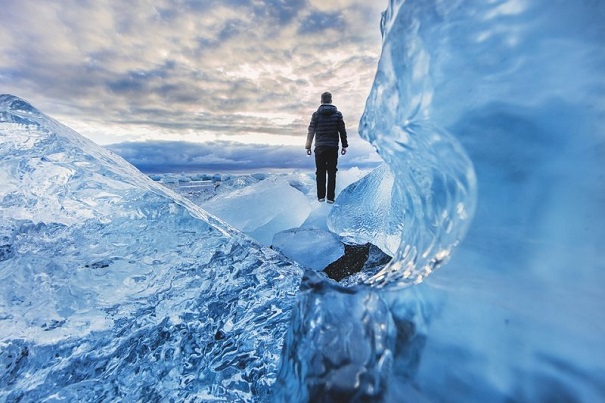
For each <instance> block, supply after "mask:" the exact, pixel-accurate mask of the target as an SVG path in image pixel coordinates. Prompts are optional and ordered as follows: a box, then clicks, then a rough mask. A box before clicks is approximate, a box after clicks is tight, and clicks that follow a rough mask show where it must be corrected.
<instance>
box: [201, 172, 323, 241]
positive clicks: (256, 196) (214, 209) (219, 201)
mask: <svg viewBox="0 0 605 403" xmlns="http://www.w3.org/2000/svg"><path fill="white" fill-rule="evenodd" d="M202 206H203V208H204V209H206V210H207V211H209V212H210V213H212V214H214V215H216V216H218V217H221V218H222V219H223V220H225V221H226V222H228V223H229V224H231V225H232V226H234V227H236V228H238V229H240V230H241V231H243V232H244V233H246V234H248V235H250V236H251V237H253V238H254V239H256V240H257V241H259V242H260V243H262V244H263V245H267V246H269V245H271V241H272V240H273V235H274V234H275V233H277V232H280V231H284V230H287V229H290V228H295V227H298V226H300V225H301V224H302V223H303V222H304V221H305V219H306V218H307V217H308V216H309V213H310V212H311V210H312V207H311V200H310V199H309V198H308V197H306V196H305V194H303V193H302V192H300V191H299V190H298V189H296V188H294V187H293V186H291V185H290V183H289V181H288V180H287V178H284V177H279V176H274V177H272V178H269V179H265V180H263V181H260V182H258V183H255V184H253V185H250V186H246V187H244V188H242V189H240V190H236V191H232V192H229V193H226V194H224V195H219V196H217V197H215V198H213V199H211V200H209V201H207V202H205V203H202Z"/></svg>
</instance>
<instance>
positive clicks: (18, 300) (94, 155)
mask: <svg viewBox="0 0 605 403" xmlns="http://www.w3.org/2000/svg"><path fill="white" fill-rule="evenodd" d="M0 178H1V179H0V180H1V181H2V186H1V187H0V205H1V207H2V208H1V209H0V251H1V252H0V278H1V279H2V284H1V286H0V346H1V347H0V363H1V364H2V368H3V369H2V371H1V372H0V400H2V401H45V400H48V399H50V400H66V401H113V400H128V401H186V400H196V399H197V400H212V399H223V400H229V401H237V400H253V399H259V400H263V399H264V398H263V396H265V397H266V396H267V394H268V392H269V390H270V386H271V384H272V383H273V382H274V381H275V374H276V370H277V365H278V362H277V357H279V354H280V351H281V344H282V340H283V337H284V334H285V331H286V328H287V326H288V319H289V317H290V311H291V309H292V305H293V304H294V295H295V294H296V291H297V289H298V285H299V282H300V279H301V276H302V270H301V269H300V268H299V267H298V266H296V265H294V264H292V263H290V262H289V261H286V260H284V259H283V258H281V257H280V255H279V254H277V253H276V252H274V251H272V250H270V249H266V248H262V247H260V246H259V245H258V244H257V243H255V242H254V241H252V240H251V239H250V238H248V237H246V236H244V235H242V234H240V233H238V232H237V231H235V230H234V229H232V228H231V227H229V226H227V225H226V224H224V223H222V222H221V221H219V220H218V219H215V218H213V217H212V216H211V215H209V214H208V213H206V212H205V211H203V210H201V209H200V208H198V207H196V206H195V205H194V204H192V203H191V202H189V201H187V200H185V199H183V198H181V197H179V196H178V195H176V194H174V193H173V192H171V191H169V190H168V189H166V188H165V187H164V186H161V185H159V184H156V183H154V182H153V181H152V180H151V179H149V178H147V177H146V176H145V175H143V174H141V173H140V172H139V171H137V170H136V169H135V168H134V167H132V166H131V165H130V164H128V163H126V162H125V161H124V160H122V159H121V158H120V157H118V156H116V155H115V154H113V153H111V152H109V151H107V150H105V149H103V148H101V147H98V146H96V145H95V144H93V143H91V142H90V141H88V140H86V139H84V138H83V137H81V136H80V135H78V134H77V133H75V132H73V131H71V130H69V129H68V128H66V127H64V126H62V125H60V124H59V123H58V122H56V121H54V120H52V119H50V118H48V117H46V116H44V115H43V114H42V113H40V112H39V111H37V110H36V109H35V108H33V107H31V106H30V105H29V104H27V103H26V102H25V101H23V100H21V99H19V98H16V97H13V96H8V95H2V96H0Z"/></svg>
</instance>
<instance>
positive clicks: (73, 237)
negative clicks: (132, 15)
mask: <svg viewBox="0 0 605 403" xmlns="http://www.w3.org/2000/svg"><path fill="white" fill-rule="evenodd" d="M603 21H605V3H603V2H599V1H574V2H563V1H546V0H503V1H483V0H464V1H463V0H447V1H445V0H443V1H440V0H406V1H403V0H392V1H391V2H390V5H389V9H388V10H387V12H386V13H385V16H384V21H383V35H384V43H383V52H382V56H381V60H380V63H379V66H378V72H377V76H376V81H375V83H374V86H373V88H372V92H371V94H370V96H369V98H368V104H367V108H366V113H365V114H364V118H363V121H362V125H361V129H362V134H363V135H364V136H365V137H366V138H367V139H368V140H370V141H371V142H372V143H373V144H374V145H375V146H376V147H377V149H378V150H379V152H380V153H381V155H382V156H383V157H384V158H385V161H386V163H387V164H386V165H384V166H381V167H380V168H379V169H378V170H376V171H375V172H374V173H372V174H371V175H370V176H369V177H367V178H366V179H364V180H363V181H361V182H359V183H356V184H354V185H353V186H351V187H349V188H348V189H346V190H344V191H343V192H342V193H341V194H340V195H339V197H338V199H337V203H336V204H335V205H334V207H333V209H332V211H334V214H333V215H332V216H331V217H330V227H331V228H332V229H335V230H337V231H339V232H340V233H341V234H342V235H344V236H346V237H347V238H349V239H351V240H354V239H358V240H359V241H364V242H365V241H366V240H368V239H372V240H375V242H376V243H380V244H381V245H382V247H384V248H385V249H386V250H388V251H390V253H393V254H394V255H395V256H396V261H395V262H394V263H393V264H391V265H390V266H389V267H388V268H387V270H386V271H383V272H382V273H380V274H378V275H375V272H374V271H370V272H368V273H360V275H359V277H358V282H359V283H363V285H354V284H355V282H348V283H347V285H349V286H348V287H343V286H342V285H339V284H336V283H335V282H330V281H327V280H326V279H325V278H322V277H321V275H320V274H318V273H315V272H311V271H308V272H306V279H305V280H304V281H303V283H302V289H301V291H300V294H299V296H298V299H297V300H296V302H294V301H293V299H294V298H293V297H294V294H295V293H296V292H297V285H298V282H299V280H300V278H301V270H300V269H299V268H298V267H297V266H296V265H292V264H290V263H288V262H286V261H284V260H282V259H280V258H279V256H278V255H277V254H276V253H274V252H273V251H271V250H269V249H263V248H260V247H259V246H258V245H257V244H256V243H254V242H252V241H251V240H250V239H248V238H247V237H244V236H242V235H238V234H237V233H236V232H234V231H233V230H231V229H230V228H229V227H228V226H227V225H224V224H222V223H221V222H219V221H218V220H215V219H213V218H212V217H211V216H210V215H208V214H206V213H205V212H204V211H202V210H200V209H198V208H196V207H195V206H193V205H191V204H190V203H189V202H187V201H185V200H183V199H180V198H179V197H178V196H176V195H173V194H172V193H171V192H170V191H168V190H165V189H164V188H160V187H158V186H157V184H154V183H153V182H151V181H146V180H145V179H144V178H142V177H140V174H138V173H137V172H136V170H134V169H133V168H132V167H130V166H129V165H127V164H124V163H123V161H121V159H118V158H117V157H115V156H114V155H113V154H110V153H107V152H104V151H102V150H100V149H98V148H97V147H94V146H93V145H91V144H89V143H88V142H86V141H85V140H84V139H82V138H80V137H79V136H77V135H75V134H73V133H72V132H70V131H67V130H66V129H65V128H63V127H60V126H59V125H58V124H57V123H56V122H54V121H52V120H49V119H47V118H45V117H42V116H40V115H39V113H38V112H37V111H36V110H35V109H33V108H31V106H29V105H28V104H27V103H25V102H23V101H21V100H18V99H16V98H12V97H2V98H1V99H0V104H1V105H2V107H3V108H7V109H6V110H5V109H2V111H3V112H2V115H1V118H0V120H1V121H0V129H1V130H2V131H1V133H0V135H2V143H0V171H1V173H2V175H0V184H1V185H2V186H1V187H0V192H1V193H0V195H1V196H0V197H1V200H2V210H0V214H2V216H1V217H0V218H1V219H2V221H0V231H1V232H0V239H1V240H2V242H0V276H1V278H2V280H3V282H2V286H0V292H1V294H0V297H1V300H0V302H1V305H0V321H1V322H2V323H1V326H0V332H2V333H1V335H2V337H1V339H0V340H1V343H2V346H1V349H0V362H1V363H2V368H4V370H3V372H2V373H1V375H0V382H1V383H0V385H1V388H0V393H1V395H0V396H1V398H0V399H4V400H7V401H12V400H19V399H20V400H23V401H39V400H43V399H45V398H50V399H56V400H59V399H63V398H65V399H67V400H84V401H97V400H112V399H115V400H141V401H162V400H166V401H168V400H170V399H174V400H175V401H180V400H187V399H190V400H199V401H204V400H212V399H224V400H230V401H231V400H234V401H237V400H253V401H267V400H268V399H269V397H268V393H269V388H270V386H271V385H272V384H273V383H274V381H276V382H275V385H277V387H276V388H274V390H273V391H272V394H273V395H272V398H273V399H274V400H275V401H277V402H281V401H284V400H286V399H288V400H289V401H305V400H307V399H310V398H313V400H317V401H322V400H323V401H329V400H330V399H341V400H342V399H347V400H353V399H358V400H364V399H365V400H369V399H371V400H373V401H386V402H396V401H397V402H398V401H414V402H422V401H476V402H485V401H490V402H491V401H496V402H502V401H581V402H595V401H603V400H605V387H604V385H605V364H604V361H603V359H602V357H605V311H604V310H603V309H600V307H601V306H602V290H603V286H605V264H604V263H603V259H602V258H601V254H602V253H601V251H602V250H603V249H604V246H605V245H603V242H604V240H605V215H603V211H605V182H604V181H603V173H602V172H603V162H604V159H605V155H604V152H603V150H604V144H605V133H604V130H605V129H604V128H605V100H604V95H605V81H604V76H603V66H604V65H605V49H604V47H605V40H604V36H605V33H604V31H603V24H602V22H603ZM471 162H472V165H471ZM473 166H474V172H476V185H477V186H476V188H477V189H478V198H477V199H476V201H475V193H474V192H475V190H474V189H475V182H474V181H475V179H474V175H473V169H472V168H473ZM339 174H340V173H339ZM214 179H223V178H214ZM266 179H268V178H263V181H264V180H266ZM177 180H178V179H177ZM259 183H260V182H259ZM391 183H392V184H393V185H392V186H391V185H390V184H391ZM276 184H277V187H280V186H282V185H283V183H281V184H280V182H279V181H278V180H277V179H276ZM290 185H291V184H290ZM290 187H292V186H290ZM293 188H296V189H298V188H297V187H296V186H294V187H293ZM280 189H281V188H280ZM283 189H285V187H284V188H283ZM298 190H300V189H298ZM311 190H312V189H309V188H308V187H307V191H311ZM303 193H304V192H303ZM99 195H100V196H99ZM307 196H308V195H307ZM212 197H217V198H218V197H221V195H219V194H218V192H217V194H215V195H214V196H212ZM475 202H476V206H475ZM315 203H316V202H315ZM235 205H237V202H236V203H235ZM360 205H361V206H360ZM313 206H314V205H313V204H311V208H312V210H311V211H310V213H309V215H308V217H307V218H306V219H304V222H303V224H302V226H303V228H312V227H316V228H319V226H316V225H315V224H317V223H321V221H322V220H323V218H324V217H325V213H326V210H322V209H318V206H317V203H316V204H315V207H313ZM323 206H325V205H323ZM293 210H294V209H290V211H293ZM473 210H475V212H476V213H475V218H474V219H473V220H472V224H471V226H470V227H469V228H468V232H467V235H466V238H465V239H464V240H462V237H463V235H464V233H465V231H467V228H466V227H467V225H468V224H469V223H470V222H471V216H472V212H473ZM284 217H285V216H284ZM269 218H271V217H269ZM273 218H275V217H273ZM258 228H260V227H258ZM322 229H323V230H325V228H322ZM455 246H457V249H454V247H455ZM450 252H453V253H452V254H451V258H450ZM448 258H449V259H450V261H449V263H448V267H447V269H446V270H441V271H437V272H436V273H435V274H433V275H431V276H430V277H428V278H426V275H427V274H428V273H429V271H430V270H432V269H433V268H434V267H437V266H439V265H441V264H443V263H444V262H445V261H446V260H447V259H448ZM419 279H424V280H425V281H424V282H423V283H421V284H418V285H413V286H408V287H404V288H400V287H397V286H398V285H401V284H402V283H403V284H406V285H409V284H410V283H413V282H415V281H417V280H419ZM376 286H381V287H376ZM290 313H292V319H291V323H290V326H289V328H288V324H287V321H288V317H289V316H290ZM286 332H287V336H285V337H284V334H286ZM282 340H284V350H283V355H282V358H281V363H279V364H278V357H279V354H280V346H281V341H282ZM278 367H279V375H276V371H277V368H278ZM135 374H136V376H135Z"/></svg>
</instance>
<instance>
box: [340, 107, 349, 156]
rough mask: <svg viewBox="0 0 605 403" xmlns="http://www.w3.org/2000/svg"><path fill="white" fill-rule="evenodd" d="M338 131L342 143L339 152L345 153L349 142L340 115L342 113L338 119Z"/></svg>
mask: <svg viewBox="0 0 605 403" xmlns="http://www.w3.org/2000/svg"><path fill="white" fill-rule="evenodd" d="M338 133H339V134H340V142H341V144H342V150H340V153H341V154H342V155H345V154H346V153H347V147H349V142H348V141H347V128H346V126H345V121H344V119H343V117H342V114H341V115H340V116H339V119H338Z"/></svg>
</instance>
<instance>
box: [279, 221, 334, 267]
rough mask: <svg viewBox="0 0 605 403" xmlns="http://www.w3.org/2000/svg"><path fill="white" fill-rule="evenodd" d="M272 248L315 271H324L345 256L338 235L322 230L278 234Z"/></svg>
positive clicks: (314, 229)
mask: <svg viewBox="0 0 605 403" xmlns="http://www.w3.org/2000/svg"><path fill="white" fill-rule="evenodd" d="M272 247H273V248H274V249H276V250H278V251H280V252H281V253H283V254H284V255H286V256H287V257H289V258H290V259H292V260H294V261H295V262H297V263H299V264H301V265H302V266H303V267H307V268H309V269H313V270H323V269H325V268H326V266H328V265H329V264H330V263H332V262H334V261H335V260H337V259H338V258H340V257H341V256H342V255H343V254H344V245H343V243H342V242H341V241H340V239H339V237H338V236H336V234H334V233H332V232H329V231H325V230H322V229H320V228H309V227H305V228H294V229H290V230H287V231H282V232H278V233H277V234H275V236H274V237H273V243H272Z"/></svg>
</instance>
